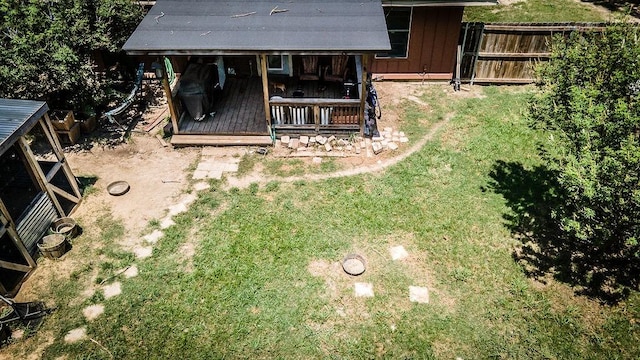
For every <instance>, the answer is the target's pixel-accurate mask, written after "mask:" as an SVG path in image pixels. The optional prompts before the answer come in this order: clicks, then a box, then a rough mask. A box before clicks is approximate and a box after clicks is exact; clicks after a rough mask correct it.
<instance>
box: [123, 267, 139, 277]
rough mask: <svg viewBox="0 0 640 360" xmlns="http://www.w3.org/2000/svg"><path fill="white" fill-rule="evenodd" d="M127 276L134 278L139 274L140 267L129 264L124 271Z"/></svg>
mask: <svg viewBox="0 0 640 360" xmlns="http://www.w3.org/2000/svg"><path fill="white" fill-rule="evenodd" d="M123 274H124V276H125V277H126V278H132V277H136V276H138V267H137V266H135V265H131V266H129V268H128V269H127V270H125V271H124V272H123Z"/></svg>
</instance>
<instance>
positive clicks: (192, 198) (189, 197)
mask: <svg viewBox="0 0 640 360" xmlns="http://www.w3.org/2000/svg"><path fill="white" fill-rule="evenodd" d="M197 198H198V197H197V196H196V195H195V194H187V195H185V196H184V197H183V198H182V200H181V201H180V203H181V204H185V205H191V204H192V203H193V202H194V201H196V199H197Z"/></svg>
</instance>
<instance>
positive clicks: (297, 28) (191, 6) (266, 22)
mask: <svg viewBox="0 0 640 360" xmlns="http://www.w3.org/2000/svg"><path fill="white" fill-rule="evenodd" d="M276 6H277V9H276V10H287V11H286V12H273V11H272V10H273V9H274V8H276ZM390 48H391V46H390V44H389V36H388V34H387V26H386V22H385V18H384V12H383V10H382V3H381V0H364V1H363V0H297V1H291V0H209V1H206V0H204V1H203V0H158V1H157V2H156V4H155V5H154V6H153V8H151V10H150V11H149V13H148V14H147V15H146V16H145V17H144V19H143V20H142V22H141V23H140V24H139V25H138V27H137V29H136V30H135V31H134V33H133V34H132V35H131V37H129V39H128V40H127V42H126V43H125V44H124V46H123V50H125V51H126V52H127V53H129V54H154V55H178V54H185V55H206V54H253V53H262V52H266V53H285V52H286V53H298V54H304V53H341V52H344V53H362V52H377V51H384V50H389V49H390Z"/></svg>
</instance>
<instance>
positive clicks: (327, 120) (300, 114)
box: [269, 98, 361, 132]
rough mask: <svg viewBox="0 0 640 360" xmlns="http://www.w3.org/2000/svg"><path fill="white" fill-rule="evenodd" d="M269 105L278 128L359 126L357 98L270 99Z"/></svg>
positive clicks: (274, 124) (354, 127)
mask: <svg viewBox="0 0 640 360" xmlns="http://www.w3.org/2000/svg"><path fill="white" fill-rule="evenodd" d="M269 105H270V106H269V107H270V110H271V123H272V125H273V127H274V128H275V129H276V130H283V129H289V130H307V131H314V130H315V131H316V132H318V131H322V130H354V131H357V130H360V123H361V122H360V100H358V99H309V98H287V99H271V100H269Z"/></svg>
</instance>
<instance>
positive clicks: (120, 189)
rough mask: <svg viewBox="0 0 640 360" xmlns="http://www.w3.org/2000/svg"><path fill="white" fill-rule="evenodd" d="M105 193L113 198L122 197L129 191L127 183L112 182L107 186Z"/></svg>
mask: <svg viewBox="0 0 640 360" xmlns="http://www.w3.org/2000/svg"><path fill="white" fill-rule="evenodd" d="M107 191H108V192H109V194H111V195H113V196H120V195H124V194H126V193H127V191H129V183H127V182H126V181H122V180H120V181H114V182H112V183H111V184H109V185H107Z"/></svg>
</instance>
